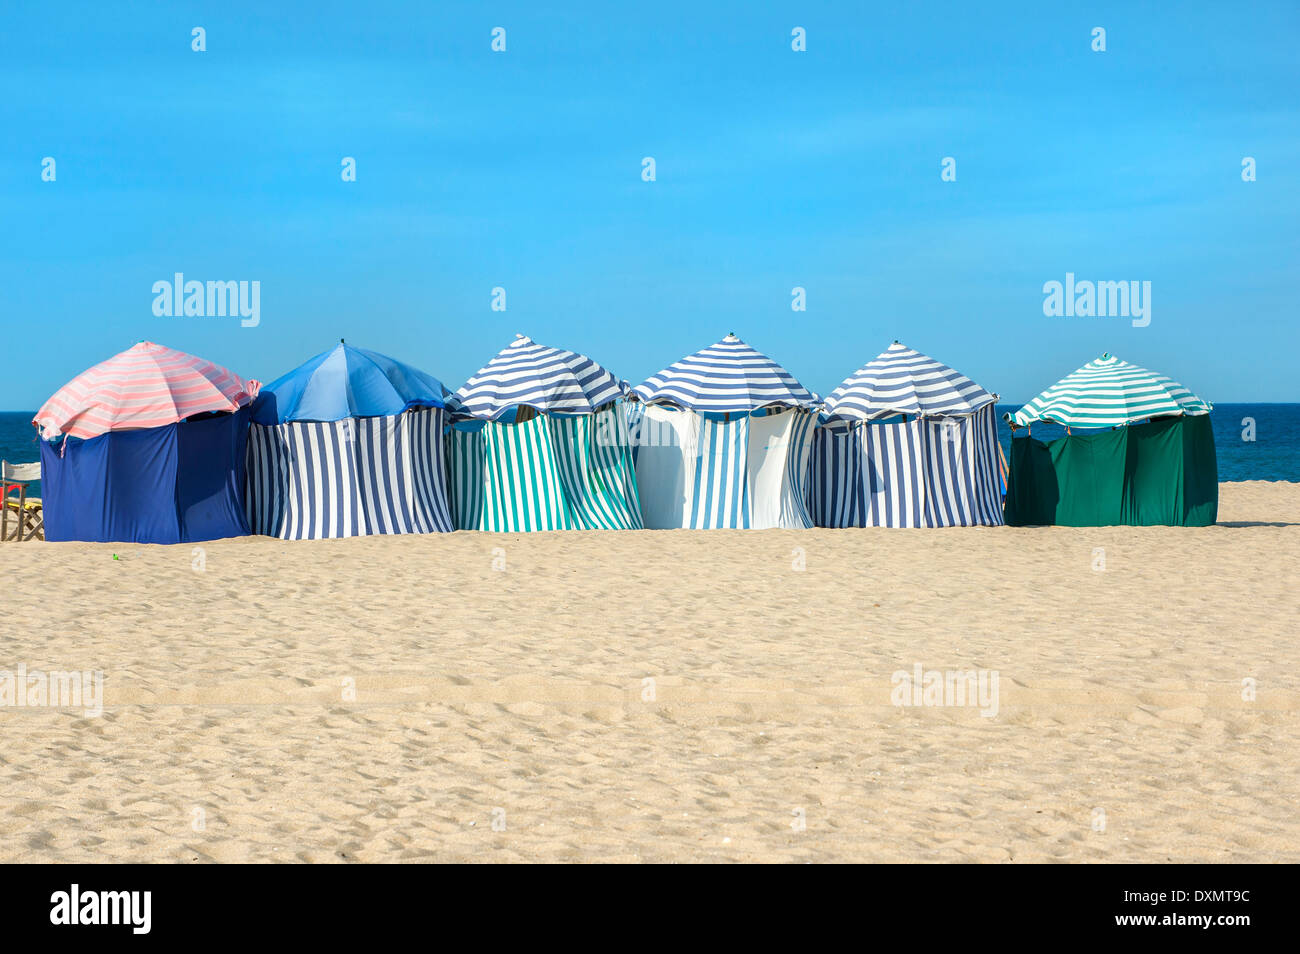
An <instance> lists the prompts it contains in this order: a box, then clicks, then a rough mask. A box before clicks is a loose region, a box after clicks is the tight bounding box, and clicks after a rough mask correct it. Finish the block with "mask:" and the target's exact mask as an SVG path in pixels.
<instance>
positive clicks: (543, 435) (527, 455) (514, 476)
mask: <svg viewBox="0 0 1300 954" xmlns="http://www.w3.org/2000/svg"><path fill="white" fill-rule="evenodd" d="M482 434H483V523H482V526H481V528H480V529H483V530H489V531H493V532H497V533H519V532H523V533H528V532H532V531H536V530H572V529H573V528H574V521H573V514H572V512H571V511H570V509H569V502H568V498H567V497H566V495H565V493H564V484H563V481H562V480H561V478H560V468H559V462H558V460H557V455H556V452H555V445H554V443H553V442H552V438H551V432H550V428H549V427H548V424H547V419H546V418H545V417H544V416H538V417H535V418H533V419H532V420H531V421H525V422H524V423H522V424H500V423H497V422H496V421H489V422H487V423H486V424H484V425H483V431H482Z"/></svg>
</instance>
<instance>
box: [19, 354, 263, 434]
mask: <svg viewBox="0 0 1300 954" xmlns="http://www.w3.org/2000/svg"><path fill="white" fill-rule="evenodd" d="M257 390H258V383H257V382H256V381H245V380H244V379H243V378H241V377H239V376H238V375H236V374H234V373H232V372H230V371H228V370H226V369H225V368H223V367H221V366H220V365H218V364H213V363H212V362H211V361H205V360H203V359H202V358H196V357H195V356H194V355H192V354H186V353H185V352H184V351H176V350H174V349H172V348H167V347H164V346H163V345H160V344H154V343H153V342H152V341H141V342H140V343H139V344H137V345H135V346H134V347H131V348H128V349H127V350H125V351H123V352H122V353H121V354H118V355H114V356H113V357H111V358H109V359H108V360H107V361H101V362H100V363H99V364H97V365H95V366H94V367H93V368H90V369H89V370H86V371H83V372H81V374H79V375H77V376H76V377H75V378H73V379H72V380H71V381H69V382H68V383H67V384H65V385H64V386H63V387H61V388H60V389H59V390H58V391H56V392H55V394H54V396H53V397H51V398H50V399H49V400H48V401H46V402H45V405H44V406H43V407H42V408H41V409H40V410H39V411H37V412H36V417H35V418H33V420H32V423H33V424H35V425H36V426H37V427H39V428H40V429H41V436H42V437H44V438H45V439H46V440H54V439H55V438H56V437H58V436H59V435H61V434H66V435H68V436H70V437H77V438H82V439H88V438H91V437H97V436H99V435H100V434H104V433H107V432H109V431H123V430H136V429H141V428H150V427H163V426H165V425H167V424H175V423H176V422H177V421H183V420H184V419H185V418H187V417H192V416H194V415H195V414H203V413H205V412H210V411H236V410H238V409H239V408H241V407H243V406H244V405H246V404H248V403H249V402H250V401H251V400H252V399H253V398H254V397H255V396H256V395H257Z"/></svg>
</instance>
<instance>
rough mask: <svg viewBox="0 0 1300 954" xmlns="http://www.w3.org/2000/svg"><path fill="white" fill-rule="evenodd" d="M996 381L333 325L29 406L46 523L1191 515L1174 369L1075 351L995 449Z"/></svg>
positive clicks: (1213, 498) (894, 522)
mask: <svg viewBox="0 0 1300 954" xmlns="http://www.w3.org/2000/svg"><path fill="white" fill-rule="evenodd" d="M997 399H998V395H996V394H994V393H992V392H989V391H987V390H985V389H984V388H982V387H981V386H979V385H978V384H976V383H975V382H973V381H971V380H970V379H969V378H967V377H966V376H965V375H962V374H960V373H959V372H957V371H955V370H953V369H952V368H950V367H948V366H946V365H944V364H942V363H940V362H939V361H936V360H935V359H933V358H931V357H929V356H927V355H925V354H922V353H920V352H918V351H915V350H912V349H911V348H908V347H905V346H904V345H902V344H900V343H898V342H895V343H894V344H893V345H891V346H890V347H889V348H888V349H887V350H886V351H885V352H883V353H882V354H881V355H879V356H878V357H876V358H874V359H873V360H871V361H869V362H868V363H867V364H866V365H864V366H863V367H862V368H860V369H859V370H858V371H856V372H855V373H854V374H852V375H850V376H849V377H848V378H847V379H845V381H844V382H843V383H842V384H840V386H839V387H837V388H836V389H835V390H834V391H832V392H831V394H830V395H828V396H827V397H826V398H825V399H824V400H823V399H822V398H820V397H819V396H818V395H816V394H814V393H813V392H811V391H809V390H808V389H807V388H805V387H804V386H803V385H801V384H800V383H799V382H798V381H797V380H796V379H795V378H794V376H793V375H792V374H790V372H789V371H787V370H786V369H785V368H783V367H781V366H780V365H779V364H777V363H776V362H775V361H773V360H772V359H771V358H769V357H768V356H767V355H765V354H763V353H762V352H760V351H758V350H756V349H754V348H752V347H750V346H749V345H747V344H745V343H744V342H743V341H741V340H740V339H739V338H737V337H736V336H735V335H727V337H725V338H723V339H722V340H721V341H719V342H718V343H716V344H714V345H712V346H710V347H707V348H703V349H701V350H700V351H697V352H695V353H694V354H691V355H688V356H686V357H684V358H682V359H681V360H680V361H678V362H677V363H676V364H673V365H671V366H670V367H668V368H665V369H664V370H662V371H660V372H659V373H658V374H655V375H652V376H651V377H650V378H648V379H647V380H646V381H644V382H643V383H641V384H639V385H636V386H635V387H632V386H630V385H629V384H628V383H627V382H626V381H623V380H621V379H619V378H617V377H615V376H614V375H613V374H612V373H610V372H609V371H608V370H607V369H605V368H603V367H602V366H600V365H599V364H597V363H596V362H595V361H593V360H592V359H590V358H588V357H586V356H584V355H581V354H578V353H576V352H573V351H566V350H563V349H559V348H552V347H547V346H545V345H541V344H538V343H536V342H534V341H532V340H530V339H528V338H526V337H523V336H517V337H516V338H515V340H514V341H513V342H511V343H510V344H509V346H508V347H506V348H504V349H503V350H502V351H501V352H500V353H499V354H497V355H496V356H495V357H494V358H493V359H492V360H491V361H489V362H488V364H487V365H486V366H484V367H483V368H482V369H481V370H480V371H479V372H478V373H476V374H475V375H473V376H472V377H471V378H470V379H469V380H468V381H466V382H465V384H464V385H462V386H461V387H460V389H459V390H457V391H455V392H454V393H453V392H451V391H449V390H448V389H447V388H446V387H445V386H444V385H443V384H442V382H441V381H439V380H438V379H437V378H435V377H433V376H432V375H430V374H427V373H425V372H423V371H420V370H418V369H416V368H413V367H411V366H410V365H407V364H404V363H402V362H400V361H397V360H395V359H393V358H390V357H387V356H385V355H381V354H377V353H375V352H373V351H368V350H365V349H362V348H357V347H354V346H351V345H348V344H346V343H345V342H342V341H340V343H339V344H338V345H337V346H336V347H334V348H331V349H330V350H328V351H325V352H323V353H321V354H318V355H316V356H315V357H313V358H311V359H310V360H308V361H307V362H305V363H304V364H302V365H301V366H299V367H298V368H295V369H294V370H292V371H290V372H289V373H288V374H285V375H284V376H282V377H280V378H278V379H277V380H275V381H273V382H271V383H270V384H267V385H260V384H259V383H258V382H256V381H253V380H246V379H243V378H241V377H239V376H238V375H235V374H233V373H232V372H230V371H229V370H227V369H225V368H222V367H220V366H218V365H215V364H213V363H211V362H208V361H205V360H203V359H202V358H198V357H195V356H193V355H188V354H185V353H183V352H179V351H175V350H173V349H170V348H166V347H164V346H162V345H157V344H153V343H150V342H141V343H139V344H137V345H136V346H134V347H132V348H130V349H128V350H127V351H124V352H122V353H121V354H119V355H116V356H115V357H113V358H110V359H108V360H107V361H104V362H102V363H101V364H98V365H96V366H94V367H93V368H90V369H89V370H87V371H85V372H83V373H82V374H80V375H78V376H77V377H76V378H74V379H73V380H72V381H70V382H69V383H68V384H67V385H65V386H64V387H63V388H61V389H60V390H59V391H58V392H57V393H56V394H55V395H54V396H53V397H51V398H50V399H49V401H47V402H46V404H45V405H44V406H43V407H42V408H41V410H40V411H39V412H37V414H36V417H35V419H34V421H33V424H34V425H35V426H36V427H37V428H38V429H39V432H40V437H41V441H40V444H41V463H42V489H43V497H44V509H45V527H46V538H47V539H49V540H90V541H129V542H136V543H181V542H197V541H202V540H210V539H215V538H219V537H229V536H237V535H242V534H248V533H254V534H264V535H267V536H273V537H280V538H283V539H319V538H328V537H348V536H361V535H369V534H390V533H433V532H448V531H452V530H457V529H460V530H482V531H496V532H525V531H539V530H590V529H641V528H648V529H675V528H692V529H714V528H738V529H743V528H749V529H764V528H807V527H814V526H818V527H868V526H882V527H950V526H999V525H1002V524H1003V523H1009V524H1013V525H1028V524H1063V525H1069V526H1096V525H1111V524H1130V525H1150V524H1171V525H1183V526H1201V525H1207V524H1212V523H1214V521H1215V519H1216V516H1217V506H1218V475H1217V465H1216V461H1215V454H1214V440H1213V434H1212V432H1211V430H1210V427H1209V417H1208V414H1209V411H1210V409H1211V405H1209V404H1208V403H1206V402H1204V401H1201V400H1200V399H1199V398H1197V397H1196V396H1195V395H1193V394H1192V393H1191V392H1190V391H1188V390H1187V389H1186V388H1183V387H1182V386H1181V385H1179V384H1177V383H1176V382H1174V381H1171V380H1170V379H1168V378H1165V377H1163V376H1161V375H1158V374H1155V373H1153V372H1150V371H1147V370H1145V369H1143V368H1139V367H1137V366H1135V365H1130V364H1127V363H1126V362H1123V361H1120V360H1118V359H1117V358H1114V357H1111V356H1110V355H1108V354H1107V355H1103V356H1102V357H1101V358H1099V359H1096V360H1094V361H1090V362H1089V363H1088V364H1086V365H1084V366H1083V367H1082V368H1080V369H1079V370H1078V371H1075V372H1074V373H1072V374H1070V375H1067V376H1066V377H1065V378H1064V379H1062V380H1061V381H1059V382H1058V383H1057V384H1055V385H1053V386H1052V387H1050V388H1048V389H1047V390H1046V391H1044V392H1043V393H1042V394H1040V395H1039V396H1038V397H1036V398H1034V399H1033V400H1032V401H1030V402H1029V403H1028V404H1026V405H1025V406H1024V407H1023V408H1021V409H1020V410H1019V411H1018V412H1016V413H1015V414H1014V415H1006V423H1007V424H1009V425H1010V427H1011V428H1012V434H1013V438H1014V437H1015V434H1016V431H1017V430H1018V429H1019V428H1024V429H1025V433H1026V436H1025V437H1024V438H1015V439H1013V440H1012V443H1011V455H1010V463H1009V465H1008V463H1007V462H1006V461H1005V460H1004V458H1003V456H1002V451H1001V447H1000V445H999V443H998V419H997V416H996V411H995V404H996V402H997ZM1037 421H1051V422H1055V423H1057V424H1061V425H1065V426H1066V428H1067V435H1066V436H1065V437H1063V438H1059V439H1057V440H1053V441H1041V440H1037V439H1035V438H1033V437H1032V433H1031V432H1032V424H1033V423H1035V422H1037ZM1076 428H1078V429H1081V430H1080V432H1079V433H1075V432H1074V431H1075V429H1076Z"/></svg>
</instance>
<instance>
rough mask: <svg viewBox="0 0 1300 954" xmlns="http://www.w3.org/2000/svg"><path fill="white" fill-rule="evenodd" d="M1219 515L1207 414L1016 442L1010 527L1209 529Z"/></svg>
mask: <svg viewBox="0 0 1300 954" xmlns="http://www.w3.org/2000/svg"><path fill="white" fill-rule="evenodd" d="M1218 510H1219V475H1218V462H1217V458H1216V456H1215V449H1214V431H1213V428H1212V427H1211V425H1210V417H1209V415H1208V414H1198V415H1191V416H1182V417H1167V418H1160V419H1158V420H1154V421H1149V422H1148V423H1145V424H1134V425H1130V426H1128V427H1118V428H1115V429H1114V430H1110V431H1100V432H1096V433H1091V434H1072V435H1070V436H1068V437H1062V438H1059V439H1057V440H1054V441H1047V442H1044V441H1040V440H1037V439H1035V438H1032V437H1024V438H1016V439H1014V440H1013V441H1012V442H1011V463H1010V472H1009V475H1008V480H1007V505H1006V519H1007V523H1009V524H1011V525H1012V526H1051V525H1057V526H1067V527H1098V526H1176V527H1177V526H1181V527H1205V526H1210V525H1212V524H1213V523H1214V522H1215V520H1217V519H1218Z"/></svg>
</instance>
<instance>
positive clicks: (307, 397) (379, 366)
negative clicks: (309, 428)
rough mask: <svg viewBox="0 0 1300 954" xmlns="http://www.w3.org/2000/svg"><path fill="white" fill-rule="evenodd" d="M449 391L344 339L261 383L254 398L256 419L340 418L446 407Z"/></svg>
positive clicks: (276, 421) (263, 421) (277, 421)
mask: <svg viewBox="0 0 1300 954" xmlns="http://www.w3.org/2000/svg"><path fill="white" fill-rule="evenodd" d="M448 394H449V392H448V391H447V389H446V388H445V387H443V386H442V382H441V381H439V380H438V379H437V378H435V377H433V375H430V374H425V373H424V372H423V371H420V370H418V369H416V368H413V367H411V366H410V365H409V364H403V363H402V362H400V361H396V360H394V359H393V358H390V357H388V356H387V355H383V354H379V353H377V352H375V351H367V350H366V349H364V348H354V347H352V346H351V345H348V344H345V343H344V342H343V341H342V339H340V340H339V343H338V344H337V345H336V346H335V347H333V348H331V349H330V350H329V351H323V352H321V353H320V354H318V355H316V357H314V358H312V359H310V360H309V361H306V362H305V363H303V364H302V365H300V366H298V367H297V368H294V369H293V370H292V371H290V372H289V373H288V374H286V375H283V376H282V377H279V378H277V379H276V380H274V381H272V382H271V383H270V384H266V385H263V386H262V390H261V392H260V393H259V394H258V396H257V401H256V402H255V403H254V404H253V420H254V421H255V422H256V423H258V424H265V425H270V424H283V423H285V422H286V421H341V420H343V419H344V418H345V417H379V416H382V415H388V414H400V413H401V412H402V411H405V410H407V409H408V408H412V407H445V406H446V404H445V400H444V399H445V398H446V397H447V395H448Z"/></svg>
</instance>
